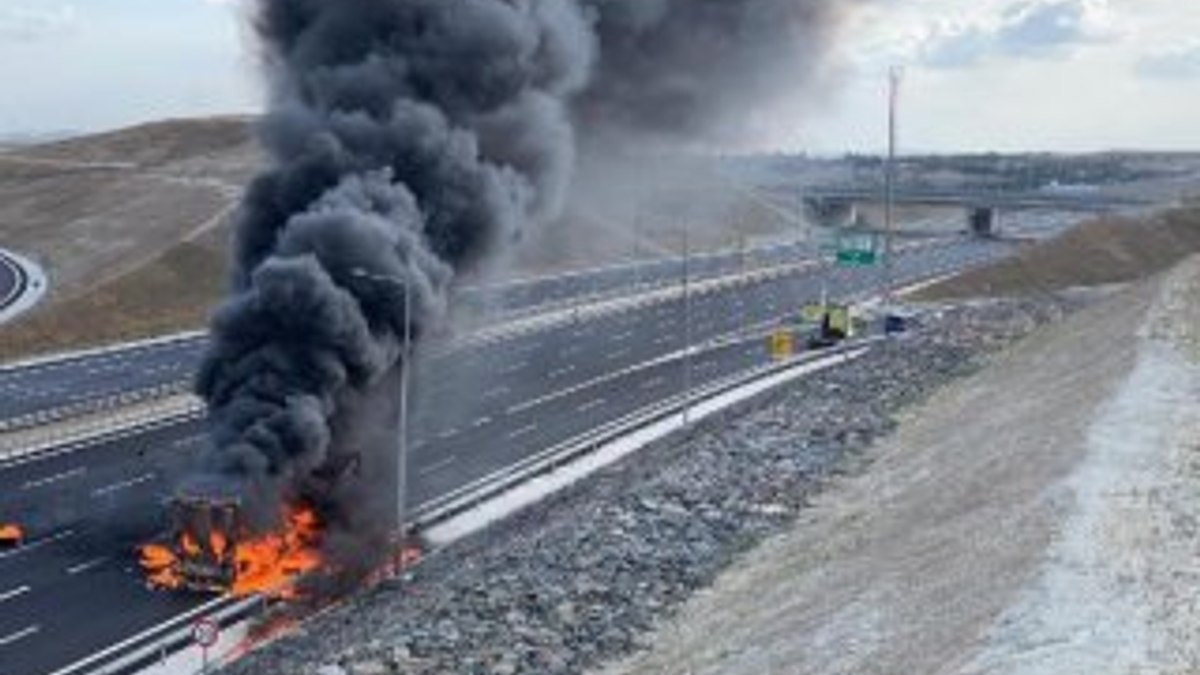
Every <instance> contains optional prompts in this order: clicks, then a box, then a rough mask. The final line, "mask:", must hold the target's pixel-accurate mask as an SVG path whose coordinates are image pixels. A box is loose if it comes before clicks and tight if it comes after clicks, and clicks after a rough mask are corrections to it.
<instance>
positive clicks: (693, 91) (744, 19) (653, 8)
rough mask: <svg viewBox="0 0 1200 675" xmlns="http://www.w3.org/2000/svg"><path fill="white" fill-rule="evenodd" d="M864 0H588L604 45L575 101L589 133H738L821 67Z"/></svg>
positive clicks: (635, 137) (698, 136) (607, 137)
mask: <svg viewBox="0 0 1200 675" xmlns="http://www.w3.org/2000/svg"><path fill="white" fill-rule="evenodd" d="M865 1H866V0H582V2H583V4H584V5H585V6H586V11H587V12H588V13H589V16H590V17H591V21H592V24H593V30H594V33H595V36H596V42H597V43H598V44H599V51H600V57H599V59H598V61H597V65H596V68H595V69H594V71H593V73H592V77H591V80H590V82H589V84H588V87H587V88H586V90H585V91H583V92H582V93H581V95H580V96H578V97H577V98H576V100H575V101H574V102H573V104H572V107H573V111H574V114H575V116H576V118H577V120H578V125H579V127H580V128H581V130H582V132H583V135H584V136H585V138H584V140H588V139H590V138H592V137H599V138H598V142H599V144H603V143H610V142H614V141H616V142H618V143H622V142H625V143H627V142H630V141H633V142H641V141H644V140H648V139H649V140H657V141H667V142H684V143H687V142H690V141H696V140H701V141H703V140H706V139H708V137H710V136H713V135H717V136H719V137H720V138H721V139H736V138H737V136H738V131H739V130H742V129H743V128H744V126H745V122H746V120H747V119H748V118H749V117H751V116H752V115H753V114H755V113H756V112H758V111H762V110H768V109H770V107H771V105H772V104H773V103H774V102H776V101H777V100H780V99H782V98H784V97H786V96H787V95H788V94H791V93H794V92H795V91H797V90H802V89H803V88H804V87H805V86H807V85H808V84H809V83H810V82H811V80H813V79H814V77H816V76H818V75H819V74H820V73H821V71H822V68H823V66H824V65H825V60H826V59H825V57H826V55H827V54H828V51H829V50H828V47H829V45H830V44H831V42H832V40H833V38H834V37H835V35H836V34H837V31H836V29H837V28H838V27H839V26H840V25H841V23H842V20H843V19H844V18H845V17H846V16H847V15H848V10H849V9H851V8H853V7H855V6H857V5H860V4H862V3H863V2H865ZM593 145H595V144H593Z"/></svg>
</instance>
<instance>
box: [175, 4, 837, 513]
mask: <svg viewBox="0 0 1200 675" xmlns="http://www.w3.org/2000/svg"><path fill="white" fill-rule="evenodd" d="M844 4H848V3H847V2H843V1H842V0H836V1H835V0H758V1H755V0H257V1H256V2H255V3H254V4H253V5H252V8H253V9H252V16H253V22H254V26H255V28H256V31H257V35H258V36H259V38H260V41H261V51H262V54H261V56H262V61H263V63H264V66H265V71H266V75H267V80H268V83H269V98H270V101H269V111H268V113H267V114H266V116H265V119H264V120H263V121H262V123H261V129H260V136H261V140H262V143H263V144H264V146H265V147H266V149H267V151H268V154H269V157H270V168H269V169H268V170H267V171H266V172H265V173H263V174H262V175H261V176H260V177H258V178H257V179H256V180H255V181H254V183H253V184H252V186H251V187H250V188H249V190H248V191H247V194H246V196H245V198H244V201H243V203H242V205H241V208H240V211H239V213H238V216H237V227H236V232H237V235H236V254H235V263H236V264H235V270H236V271H235V278H234V284H233V290H232V294H231V297H230V298H229V300H228V301H227V302H226V303H225V304H224V306H223V307H221V308H220V309H219V310H218V312H217V313H216V315H215V317H214V319H213V321H212V337H213V340H212V347H211V348H210V351H209V353H208V355H207V358H206V359H205V362H204V365H203V367H202V369H201V372H200V374H199V376H198V391H199V393H200V394H201V395H202V397H203V398H204V399H205V400H206V401H207V403H208V405H209V409H210V419H211V425H212V431H211V440H212V452H211V453H209V454H208V456H207V458H206V465H205V467H204V470H203V472H202V475H199V476H197V478H196V479H195V481H193V483H192V486H191V487H192V489H195V490H210V489H211V490H221V491H222V492H235V493H236V494H238V495H240V496H241V497H242V498H243V500H244V503H245V504H246V506H247V509H248V512H249V513H250V514H251V515H252V518H253V522H254V523H255V524H256V525H258V526H260V527H268V526H270V524H271V522H272V518H273V516H274V515H275V514H276V513H277V511H278V509H279V506H280V505H281V504H282V503H286V502H288V501H290V500H295V499H297V498H305V499H309V500H313V501H315V502H317V503H318V505H319V506H320V507H321V509H322V511H323V513H324V514H325V515H326V516H327V518H329V519H330V520H332V521H337V522H340V523H341V524H342V525H343V526H344V528H345V529H346V530H350V531H354V530H357V529H358V528H360V527H362V522H363V521H365V520H371V519H372V518H370V517H367V516H363V514H364V513H365V514H371V513H376V512H379V511H380V508H381V507H379V506H378V505H377V504H376V505H373V506H369V507H368V506H367V505H366V504H367V503H368V502H371V500H372V497H371V495H370V491H369V490H366V491H364V490H362V489H351V490H343V489H341V488H339V487H338V481H339V480H340V477H341V476H342V475H344V474H345V473H346V472H350V473H358V474H365V475H377V474H380V473H387V472H388V471H389V470H392V469H394V461H395V457H394V454H395V445H396V443H395V438H396V437H395V434H394V415H395V405H394V400H395V397H396V395H397V393H398V392H397V387H396V381H397V378H396V373H397V372H398V370H397V369H399V368H402V367H404V366H405V364H403V363H401V341H402V340H401V336H403V335H404V334H405V329H406V324H407V327H408V329H409V330H411V332H412V333H413V334H414V335H415V336H417V337H419V336H420V335H421V334H422V328H423V327H426V326H428V323H429V322H430V321H431V320H433V319H434V318H436V317H437V316H439V314H440V313H441V311H442V309H443V306H444V305H445V303H446V301H447V300H446V298H447V297H448V296H447V294H448V291H449V289H450V287H451V284H452V282H453V280H454V279H455V278H456V276H457V275H459V274H461V273H462V272H464V271H469V270H471V269H472V268H474V267H477V266H479V265H480V264H481V263H483V262H485V261H486V260H487V259H488V258H489V256H490V255H491V254H492V253H493V252H494V251H495V250H496V249H497V248H499V247H502V246H504V245H505V244H506V243H508V242H512V241H514V240H516V239H518V238H519V236H520V234H521V232H522V231H523V230H525V229H529V228H535V229H536V228H538V227H540V226H544V225H546V224H549V223H552V222H553V221H554V220H555V219H556V218H557V217H558V216H559V214H560V213H561V211H562V208H563V200H564V195H565V194H566V193H567V189H568V188H569V186H570V183H571V177H572V169H573V166H574V165H575V160H576V158H575V147H576V136H577V134H578V133H591V132H592V131H593V130H603V131H604V132H605V133H606V134H608V135H613V134H625V133H628V134H631V135H637V134H645V133H649V134H656V135H664V136H670V135H682V136H686V135H692V134H697V133H702V132H704V131H705V130H707V129H710V128H713V127H715V126H716V125H719V124H723V123H727V122H728V120H729V119H730V117H731V116H736V113H737V106H738V105H739V104H742V105H744V104H745V103H747V102H748V101H750V100H751V99H752V98H753V97H756V96H764V95H765V94H766V90H767V88H768V87H767V80H768V79H770V73H771V72H773V69H774V67H775V66H776V65H787V63H788V62H787V60H788V59H792V58H794V57H796V56H797V55H799V54H805V53H808V52H811V51H813V50H814V49H815V47H814V44H816V43H817V42H820V41H821V40H823V38H819V36H822V35H824V34H825V32H826V31H827V30H828V27H829V25H830V23H831V19H832V18H833V17H835V16H836V15H837V14H838V12H837V11H836V10H837V9H838V8H839V7H840V6H841V5H844ZM797 40H799V41H800V44H797V42H796V41H797ZM779 60H783V61H782V62H779ZM792 65H794V66H795V67H797V68H799V67H801V66H802V65H803V64H792ZM406 289H407V292H406ZM406 296H411V298H412V305H413V306H412V307H411V308H408V307H406V303H405V297H406ZM410 309H411V312H410V311H409V310H410ZM364 427H370V429H364ZM372 460H375V461H374V464H372V465H371V466H370V467H369V470H364V469H363V468H362V467H363V465H366V464H370V463H371V462H372ZM393 488H394V486H393Z"/></svg>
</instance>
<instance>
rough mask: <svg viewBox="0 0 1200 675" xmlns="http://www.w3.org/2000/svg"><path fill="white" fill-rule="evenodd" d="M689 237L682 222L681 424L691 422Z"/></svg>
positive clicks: (686, 228) (690, 249) (685, 222)
mask: <svg viewBox="0 0 1200 675" xmlns="http://www.w3.org/2000/svg"><path fill="white" fill-rule="evenodd" d="M691 255H692V247H691V238H690V236H689V232H688V222H687V220H686V219H685V220H684V223H683V426H685V427H686V426H688V425H690V424H691V415H692V287H691V272H692V270H691Z"/></svg>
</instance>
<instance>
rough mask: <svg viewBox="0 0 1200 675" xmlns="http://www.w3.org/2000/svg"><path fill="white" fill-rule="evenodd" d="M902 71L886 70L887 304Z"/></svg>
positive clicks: (890, 297)
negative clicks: (897, 108) (897, 123)
mask: <svg viewBox="0 0 1200 675" xmlns="http://www.w3.org/2000/svg"><path fill="white" fill-rule="evenodd" d="M902 76H903V71H902V70H901V69H900V67H899V66H892V68H891V69H890V70H888V156H887V165H886V168H885V169H884V185H885V188H884V190H885V195H884V205H883V222H884V231H885V235H884V236H885V241H884V250H883V297H884V301H885V302H886V303H887V304H889V305H890V304H891V303H892V284H893V279H892V274H893V269H892V252H893V250H894V248H895V244H894V238H895V228H896V222H895V220H896V212H895V211H896V122H897V115H896V112H897V111H896V106H897V103H898V102H899V97H900V78H901V77H902Z"/></svg>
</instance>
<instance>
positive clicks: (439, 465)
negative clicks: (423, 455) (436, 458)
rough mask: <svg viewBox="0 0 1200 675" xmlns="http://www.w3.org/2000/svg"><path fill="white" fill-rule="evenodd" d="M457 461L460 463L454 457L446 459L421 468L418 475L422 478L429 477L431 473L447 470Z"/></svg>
mask: <svg viewBox="0 0 1200 675" xmlns="http://www.w3.org/2000/svg"><path fill="white" fill-rule="evenodd" d="M456 461H458V458H457V457H454V456H451V457H447V458H446V459H443V460H442V461H440V462H436V463H434V464H430V465H429V466H425V467H421V468H420V469H417V473H418V474H419V475H421V476H422V477H424V476H428V475H429V474H431V473H437V472H438V471H441V470H442V469H445V468H446V467H448V466H450V465H451V464H453V463H455V462H456Z"/></svg>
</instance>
